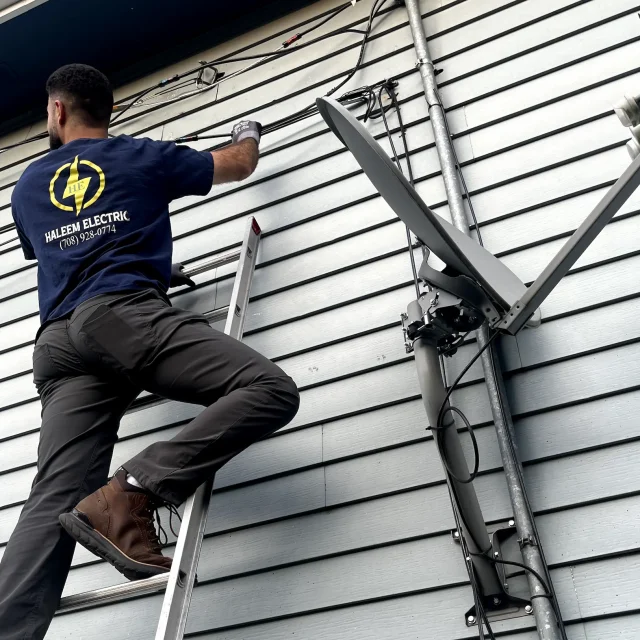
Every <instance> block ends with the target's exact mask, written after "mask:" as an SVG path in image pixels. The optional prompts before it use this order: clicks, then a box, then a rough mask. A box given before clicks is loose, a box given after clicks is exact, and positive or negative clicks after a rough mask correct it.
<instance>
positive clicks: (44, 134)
mask: <svg viewBox="0 0 640 640" xmlns="http://www.w3.org/2000/svg"><path fill="white" fill-rule="evenodd" d="M48 135H49V134H48V133H47V132H46V131H43V132H42V133H38V134H37V135H35V136H32V137H31V138H27V139H26V140H22V141H20V142H14V143H13V144H10V145H7V146H6V147H2V148H0V153H3V152H4V151H10V150H11V149H15V148H17V147H21V146H22V145H24V144H29V143H30V142H36V141H37V140H43V139H44V138H46V137H48ZM0 170H1V169H0Z"/></svg>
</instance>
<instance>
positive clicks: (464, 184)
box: [435, 87, 484, 247]
mask: <svg viewBox="0 0 640 640" xmlns="http://www.w3.org/2000/svg"><path fill="white" fill-rule="evenodd" d="M435 91H436V96H437V97H438V102H439V103H440V106H441V107H442V115H443V118H442V119H443V120H444V126H445V129H446V131H447V137H448V138H449V142H450V145H449V146H450V147H451V151H452V152H453V159H454V161H455V163H456V171H457V172H458V176H459V178H460V183H461V184H462V190H463V191H464V194H465V196H466V198H467V205H468V206H469V213H470V214H471V218H472V219H473V224H474V226H475V228H476V233H477V234H478V243H479V244H480V246H481V247H484V242H483V241H482V233H480V225H479V224H478V218H477V217H476V212H475V209H474V208H473V203H472V202H471V195H470V194H469V189H468V188H467V181H466V180H465V178H464V173H463V172H462V166H461V165H460V160H459V159H458V152H457V151H456V147H455V145H454V144H453V134H452V133H451V129H450V128H449V121H448V119H447V114H446V112H445V109H444V104H443V103H442V98H441V96H440V91H439V90H438V87H435Z"/></svg>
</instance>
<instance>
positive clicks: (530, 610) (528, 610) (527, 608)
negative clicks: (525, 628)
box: [524, 604, 533, 614]
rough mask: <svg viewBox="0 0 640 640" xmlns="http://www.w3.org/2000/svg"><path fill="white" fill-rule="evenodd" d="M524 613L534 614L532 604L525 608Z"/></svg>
mask: <svg viewBox="0 0 640 640" xmlns="http://www.w3.org/2000/svg"><path fill="white" fill-rule="evenodd" d="M524 612H525V613H529V614H531V613H533V607H532V606H531V605H530V604H528V605H527V606H526V607H525V608H524Z"/></svg>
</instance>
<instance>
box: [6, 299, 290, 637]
mask: <svg viewBox="0 0 640 640" xmlns="http://www.w3.org/2000/svg"><path fill="white" fill-rule="evenodd" d="M33 375H34V381H35V384H36V387H37V389H38V393H39V395H40V399H41V402H42V427H41V430H40V443H39V445H38V471H37V475H36V478H35V481H34V483H33V487H32V490H31V494H30V496H29V499H28V500H27V502H26V504H25V506H24V509H23V510H22V514H21V516H20V520H19V521H18V525H17V527H16V529H15V531H14V532H13V535H12V536H11V539H10V541H9V544H8V546H7V548H6V549H5V552H4V556H3V558H2V562H1V563H0V630H1V631H0V635H1V637H2V639H3V640H41V639H42V638H44V636H45V634H46V632H47V628H48V627H49V624H50V622H51V619H52V618H53V615H54V613H55V610H56V608H57V606H58V604H59V600H60V596H61V593H62V590H63V587H64V584H65V581H66V578H67V574H68V572H69V568H70V566H71V560H72V556H73V550H74V544H75V543H74V542H73V541H72V539H71V538H70V537H69V536H68V535H67V534H66V533H65V532H64V530H63V529H62V527H61V526H60V524H59V522H58V516H59V515H60V514H61V513H63V512H65V511H70V510H71V509H72V508H73V507H74V506H75V505H76V504H77V503H78V502H79V501H80V500H81V499H82V498H84V497H85V496H86V495H88V494H90V493H92V492H93V491H95V490H96V489H98V488H99V487H101V486H102V485H103V484H105V482H106V481H107V474H108V472H109V466H110V463H111V454H112V451H113V446H114V444H115V442H116V439H117V432H118V426H119V422H120V419H121V418H122V416H123V414H124V413H125V411H126V410H127V408H128V407H129V405H130V404H131V403H132V401H133V400H134V399H135V398H136V396H137V395H138V394H139V393H140V391H141V390H143V389H144V390H147V391H150V392H152V393H155V394H158V395H160V396H163V397H165V398H169V399H171V400H178V401H181V402H188V403H193V404H200V405H203V406H205V407H206V408H205V409H204V411H203V412H202V413H200V415H199V416H198V417H196V418H195V419H194V420H193V421H192V422H190V423H189V424H188V425H186V426H185V427H184V429H183V430H182V431H181V432H180V433H179V434H178V435H177V436H176V437H174V438H173V439H172V440H169V441H164V442H162V441H159V442H155V443H154V444H152V445H151V446H149V447H147V448H146V449H145V450H144V451H142V452H141V453H139V454H138V455H137V456H135V457H134V458H132V459H131V460H129V461H128V462H127V463H125V464H124V465H123V467H124V468H125V469H126V470H127V471H128V472H129V473H131V474H132V475H133V476H134V477H135V478H136V479H137V480H138V481H139V482H140V483H141V484H142V485H143V486H144V487H145V488H146V489H148V490H150V491H151V492H153V493H154V494H156V495H158V496H160V497H161V498H163V499H164V500H165V501H167V502H169V503H172V504H174V505H179V504H181V503H182V502H183V501H184V500H185V499H186V498H187V497H188V496H189V495H191V494H192V493H193V492H194V491H195V490H196V488H197V487H198V486H199V485H200V484H202V483H203V482H204V481H205V480H207V479H209V478H212V477H213V476H214V474H215V472H216V471H217V470H218V469H219V468H220V467H222V465H224V464H225V463H226V462H228V461H229V460H230V459H231V458H232V457H233V456H235V455H236V454H238V453H239V452H241V451H242V450H243V449H245V448H247V447H248V446H249V445H250V444H252V443H253V442H256V441H257V440H260V439H261V438H264V437H266V436H268V435H269V434H271V433H273V432H274V431H276V430H277V429H279V428H280V427H283V426H284V425H285V424H287V423H288V422H289V421H290V420H291V419H292V418H293V417H294V416H295V414H296V411H297V410H298V404H299V397H298V391H297V389H296V386H295V384H294V382H293V381H292V380H291V378H289V377H288V376H287V375H285V373H284V372H283V371H282V370H281V369H280V368H279V367H277V366H276V365H275V364H273V363H272V362H270V361H269V360H267V358H265V357H263V356H262V355H260V354H259V353H257V352H255V351H253V350H252V349H250V348H249V347H247V346H246V345H244V344H242V343H241V342H238V341H236V340H234V339H233V338H230V337H228V336H226V335H225V334H223V333H220V332H218V331H215V330H214V329H212V328H211V327H210V326H209V324H208V322H207V321H206V319H205V318H204V317H203V316H198V315H196V314H193V313H190V312H187V311H183V310H180V309H176V308H174V307H172V306H171V305H170V304H169V302H168V300H167V299H166V298H164V297H163V296H162V295H161V294H159V293H157V292H154V291H142V292H137V293H127V294H120V295H108V296H99V297H97V298H93V299H91V300H89V301H87V302H85V303H83V304H82V305H80V306H79V307H78V308H77V309H76V311H75V312H74V313H73V315H72V316H71V318H69V319H67V320H59V321H55V322H53V323H51V324H50V325H48V326H47V327H46V328H45V329H44V330H43V331H42V333H41V335H40V336H39V338H38V340H37V343H36V346H35V349H34V355H33ZM149 426H150V427H152V426H153V425H149Z"/></svg>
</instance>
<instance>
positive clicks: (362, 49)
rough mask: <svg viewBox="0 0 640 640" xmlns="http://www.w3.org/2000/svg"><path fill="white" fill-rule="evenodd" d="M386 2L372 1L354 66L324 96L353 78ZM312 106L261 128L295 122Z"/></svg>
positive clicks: (270, 127) (267, 130)
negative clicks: (375, 20) (374, 24)
mask: <svg viewBox="0 0 640 640" xmlns="http://www.w3.org/2000/svg"><path fill="white" fill-rule="evenodd" d="M387 2H388V0H374V3H373V5H372V7H371V11H370V12H369V19H368V20H367V26H366V33H365V35H364V36H363V38H362V43H361V45H360V53H359V55H358V60H357V62H356V64H355V66H354V67H353V68H352V69H351V71H349V73H348V74H347V76H346V77H345V78H344V79H343V80H341V81H340V82H339V83H338V84H337V85H336V86H334V87H333V88H331V89H330V90H329V91H328V92H327V93H325V94H324V95H325V97H326V96H331V95H333V94H334V93H335V92H336V91H338V89H340V88H341V87H343V86H344V85H345V84H346V83H347V82H349V80H351V78H353V76H354V75H355V74H356V73H357V72H358V71H359V69H360V67H361V66H362V61H363V59H364V52H365V48H366V44H367V41H368V39H369V36H370V35H371V26H372V24H373V20H374V19H375V17H376V16H377V15H378V13H379V12H380V10H381V9H382V8H383V7H384V5H385V4H386V3H387ZM314 108H315V103H313V104H311V105H308V106H307V107H304V108H303V109H300V110H299V111H296V112H294V113H292V114H290V115H289V116H286V117H285V118H280V120H276V121H275V122H272V123H270V124H268V125H265V126H264V128H263V131H264V132H266V133H270V132H272V131H276V130H277V129H279V128H281V127H282V126H286V125H288V124H289V123H290V121H291V122H297V121H298V119H302V118H304V117H307V114H309V112H310V111H311V110H312V109H314Z"/></svg>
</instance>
